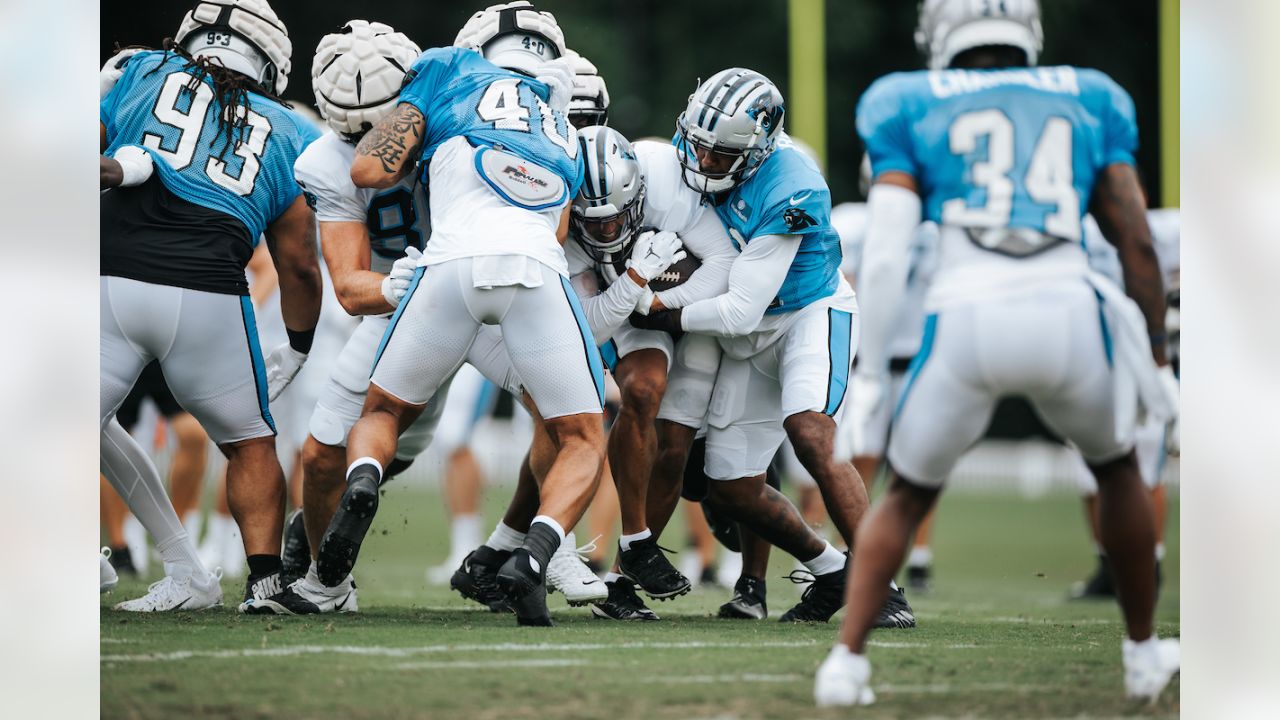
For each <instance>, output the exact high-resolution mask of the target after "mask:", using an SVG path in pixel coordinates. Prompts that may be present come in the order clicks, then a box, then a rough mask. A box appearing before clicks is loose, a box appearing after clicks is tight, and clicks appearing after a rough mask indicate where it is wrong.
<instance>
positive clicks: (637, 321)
mask: <svg viewBox="0 0 1280 720" xmlns="http://www.w3.org/2000/svg"><path fill="white" fill-rule="evenodd" d="M631 327H634V328H639V329H641V330H660V331H662V332H664V333H667V334H668V335H670V336H671V337H672V338H673V339H675V340H679V339H680V338H681V337H682V336H683V335H684V328H682V327H680V310H679V309H676V310H661V311H659V312H651V313H649V314H648V315H641V314H640V313H631Z"/></svg>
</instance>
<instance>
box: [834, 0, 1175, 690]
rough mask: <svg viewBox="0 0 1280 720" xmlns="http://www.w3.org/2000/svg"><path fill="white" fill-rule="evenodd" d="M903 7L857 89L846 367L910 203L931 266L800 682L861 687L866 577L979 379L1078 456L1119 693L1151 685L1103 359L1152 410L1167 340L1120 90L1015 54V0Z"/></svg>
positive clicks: (968, 414)
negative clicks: (1088, 482)
mask: <svg viewBox="0 0 1280 720" xmlns="http://www.w3.org/2000/svg"><path fill="white" fill-rule="evenodd" d="M919 27H920V29H919V31H918V33H917V39H918V41H919V42H920V45H921V47H922V49H923V50H925V51H926V52H927V54H928V55H929V67H930V68H931V70H928V71H917V72H908V73H895V74H893V75H889V76H887V77H885V78H881V79H880V80H878V81H876V83H874V84H873V85H872V86H871V88H870V89H868V90H867V92H866V93H865V94H864V95H863V97H862V98H861V100H860V101H859V104H858V111H857V127H858V133H859V135H860V136H861V137H862V139H863V141H864V142H865V143H866V146H867V151H868V153H869V154H870V156H871V165H872V172H873V177H874V179H875V184H874V185H873V187H872V190H871V194H870V197H869V199H868V203H869V205H870V227H869V235H868V239H867V245H866V250H865V253H864V258H863V276H864V277H865V278H866V281H865V282H864V284H863V287H861V288H859V292H860V293H862V296H863V300H864V302H865V305H866V308H867V313H866V316H865V318H864V322H863V326H864V328H863V330H864V340H863V342H864V348H863V350H864V354H863V358H862V364H864V365H865V367H866V369H867V370H869V371H872V372H876V373H880V374H882V375H883V373H885V372H886V371H887V369H888V358H889V353H888V352H887V351H886V350H887V340H888V331H889V329H890V328H891V326H892V316H893V314H894V313H895V312H896V310H897V309H898V307H899V300H900V298H901V297H902V294H903V290H904V288H905V285H906V283H905V280H906V275H907V262H906V260H907V258H908V257H909V253H908V252H907V248H908V247H909V245H910V243H911V239H912V236H913V234H914V232H915V229H916V227H917V226H918V225H919V224H920V222H921V221H922V220H925V219H927V220H932V221H934V222H936V223H938V224H939V226H940V238H939V245H938V269H937V273H936V275H935V276H934V280H933V283H932V285H931V287H930V288H929V291H928V294H927V296H926V300H925V305H926V310H927V311H928V312H929V313H930V314H929V316H928V319H927V321H926V324H925V328H924V339H923V340H922V345H921V350H920V353H919V354H918V355H917V356H916V359H915V360H914V361H913V363H912V367H911V370H910V373H909V377H908V379H907V383H906V389H905V391H904V392H903V394H902V396H901V397H900V398H899V399H898V401H897V403H896V418H895V422H894V433H893V437H892V438H891V439H890V441H889V450H888V462H889V465H890V467H891V468H892V471H893V472H892V475H893V477H892V479H891V485H890V488H889V490H888V492H887V493H886V494H885V496H883V497H882V498H881V500H880V501H879V502H878V503H877V505H876V508H875V509H874V510H873V511H872V512H871V513H870V514H869V515H868V517H867V519H866V521H865V522H864V523H863V526H862V528H861V530H860V532H859V543H858V545H857V546H856V547H854V548H853V553H854V558H853V562H852V564H851V567H852V577H851V579H850V582H849V596H848V606H849V607H848V610H847V612H846V614H845V618H844V623H843V625H842V627H841V630H840V636H839V642H838V643H837V644H836V646H835V647H834V648H833V650H832V651H831V653H830V655H829V656H828V657H827V659H826V660H825V661H824V662H823V664H822V666H821V667H820V668H819V670H818V673H817V680H816V683H815V688H814V695H815V699H816V701H817V702H818V704H819V705H854V704H868V703H870V702H873V701H874V694H873V693H872V691H871V688H870V684H869V682H870V674H871V667H870V664H869V663H868V661H867V659H866V657H865V656H864V655H863V653H864V652H865V649H866V641H867V635H868V633H869V631H870V629H871V626H872V623H873V621H874V619H875V615H876V613H877V611H878V610H879V608H880V605H881V604H882V603H883V599H884V584H885V582H886V581H887V580H888V579H889V578H891V577H892V576H893V574H894V573H895V572H896V570H897V569H898V567H899V565H900V564H901V562H902V559H903V556H904V555H905V554H906V546H907V542H908V538H909V537H910V534H911V531H912V530H913V529H914V527H915V526H916V524H917V523H918V522H919V521H920V520H921V519H922V518H923V517H924V515H925V514H926V513H927V512H928V511H929V509H930V508H931V507H932V506H933V504H934V502H935V501H936V499H937V497H938V494H939V492H940V490H941V483H942V481H943V480H944V479H945V478H946V476H947V475H948V474H949V472H950V471H951V469H952V467H954V465H955V463H956V461H957V459H958V458H959V456H960V454H961V453H962V452H964V450H965V449H967V448H968V447H969V446H970V445H972V444H973V442H974V441H976V440H977V439H978V438H979V437H980V436H981V434H982V433H983V431H984V430H985V428H986V426H987V423H988V422H989V421H990V418H991V414H992V412H993V410H994V408H995V405H996V402H997V400H999V399H1000V398H1001V397H1002V396H1004V395H1010V394H1018V395H1022V396H1025V397H1026V398H1027V399H1028V400H1029V402H1030V403H1031V404H1032V406H1033V407H1034V408H1035V409H1036V411H1037V413H1038V414H1039V415H1040V417H1041V418H1042V419H1043V420H1044V422H1045V424H1046V425H1047V426H1049V427H1050V428H1051V429H1053V430H1055V431H1057V432H1058V433H1060V434H1061V435H1063V436H1065V437H1066V438H1067V439H1069V440H1071V441H1072V442H1073V443H1074V444H1075V445H1076V446H1077V447H1078V448H1079V449H1080V452H1081V454H1082V455H1084V457H1085V460H1086V461H1087V462H1088V463H1089V467H1090V469H1091V470H1092V472H1093V474H1094V476H1095V477H1096V478H1097V481H1098V490H1099V517H1100V524H1101V536H1102V541H1103V545H1104V546H1105V547H1106V549H1107V555H1108V558H1109V559H1110V561H1111V563H1112V567H1113V568H1114V570H1115V574H1116V581H1117V583H1118V586H1119V588H1118V589H1119V593H1118V594H1119V600H1120V606H1121V609H1122V611H1123V615H1124V618H1125V624H1126V627H1127V634H1128V637H1127V638H1126V639H1125V640H1124V643H1123V652H1122V658H1123V664H1124V677H1125V690H1126V694H1127V695H1129V696H1130V697H1133V698H1142V699H1146V700H1153V699H1154V698H1155V697H1156V696H1158V694H1159V693H1160V691H1161V690H1162V689H1163V688H1164V686H1165V685H1166V684H1167V683H1168V681H1169V679H1170V678H1171V677H1172V675H1173V674H1175V673H1176V672H1177V671H1178V664H1179V663H1178V643H1177V641H1176V640H1163V641H1162V640H1159V639H1157V638H1156V635H1155V629H1154V626H1153V614H1154V610H1155V598H1156V588H1155V565H1154V563H1155V528H1154V523H1153V519H1152V511H1151V504H1150V498H1149V495H1148V493H1147V491H1146V489H1145V488H1144V487H1143V484H1142V478H1141V476H1140V474H1139V472H1138V467H1137V462H1136V460H1135V458H1134V453H1133V441H1132V438H1131V436H1130V433H1129V430H1130V429H1131V427H1132V425H1129V426H1125V425H1124V424H1122V423H1119V422H1118V421H1117V403H1116V382H1115V381H1116V380H1117V378H1119V377H1120V376H1122V375H1126V376H1128V377H1129V379H1130V380H1132V381H1134V382H1136V383H1137V385H1138V386H1139V387H1140V388H1141V390H1142V399H1143V402H1144V404H1147V406H1148V408H1157V407H1160V408H1164V409H1165V411H1169V406H1170V405H1171V400H1170V399H1168V398H1166V397H1163V395H1164V393H1165V390H1164V388H1163V387H1162V386H1161V384H1160V382H1159V381H1158V380H1156V375H1157V371H1156V366H1157V365H1165V364H1166V362H1167V360H1166V351H1165V341H1166V338H1165V328H1164V320H1165V318H1164V311H1165V308H1164V293H1163V287H1162V286H1163V283H1162V281H1161V278H1160V271H1159V267H1158V265H1157V263H1156V257H1155V253H1154V251H1153V249H1152V246H1151V232H1150V229H1149V228H1148V226H1147V220H1146V215H1145V213H1144V203H1143V198H1142V191H1141V188H1140V186H1139V184H1138V179H1137V173H1136V171H1135V170H1134V166H1133V162H1134V160H1133V152H1134V149H1135V147H1136V145H1137V126H1136V124H1135V121H1134V116H1133V102H1132V100H1130V98H1129V95H1128V94H1127V93H1126V92H1125V91H1124V90H1123V89H1121V88H1120V87H1119V86H1118V85H1117V84H1116V83H1115V82H1114V81H1112V80H1111V79H1110V78H1109V77H1107V76H1106V75H1104V74H1102V73H1100V72H1098V71H1096V70H1087V69H1079V68H1074V67H1065V66H1064V67H1046V68H1037V67H1035V63H1036V57H1037V55H1038V54H1039V51H1040V46H1041V27H1040V9H1039V5H1038V3H1036V2H1035V1H1034V0H1006V2H1001V3H986V4H977V3H972V2H967V1H965V0H926V2H925V3H924V4H923V5H922V6H921V10H920V25H919ZM1086 209H1090V210H1092V212H1093V214H1094V217H1096V218H1097V219H1098V223H1099V225H1100V227H1101V228H1102V230H1103V234H1104V235H1105V236H1106V238H1107V239H1108V240H1109V241H1110V242H1112V243H1113V244H1114V245H1115V246H1116V249H1117V250H1118V252H1119V255H1120V262H1121V265H1122V266H1123V274H1124V279H1125V287H1126V292H1127V293H1128V294H1129V296H1130V297H1131V298H1132V299H1133V300H1134V301H1135V302H1136V304H1137V307H1138V308H1140V311H1139V310H1138V309H1136V308H1134V307H1133V306H1132V305H1130V304H1128V301H1127V300H1125V299H1124V296H1123V295H1122V294H1120V293H1119V291H1118V290H1116V289H1115V286H1114V285H1113V284H1112V283H1109V282H1097V281H1096V279H1094V278H1093V276H1091V275H1090V273H1089V272H1088V265H1087V258H1086V257H1085V252H1084V249H1083V248H1082V244H1081V218H1082V217H1083V215H1084V213H1085V210H1086ZM1103 298H1105V299H1106V300H1105V301H1102V300H1101V299H1103ZM1130 311H1132V312H1130ZM1135 315H1136V317H1134V316H1135ZM1100 320H1101V322H1100ZM1118 430H1119V431H1120V432H1117V431H1118Z"/></svg>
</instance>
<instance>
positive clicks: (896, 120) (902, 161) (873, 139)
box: [856, 75, 919, 177]
mask: <svg viewBox="0 0 1280 720" xmlns="http://www.w3.org/2000/svg"><path fill="white" fill-rule="evenodd" d="M902 85H903V83H902V80H901V78H898V77H895V76H892V75H891V76H889V77H885V78H881V79H879V80H877V81H875V82H874V83H872V85H871V87H870V88H868V89H867V91H866V92H865V93H863V95H862V99H860V100H859V101H858V108H857V111H856V113H857V127H858V135H859V136H860V137H861V138H862V142H863V144H864V145H866V147H867V155H868V156H869V157H870V158H871V174H872V176H873V177H875V176H879V175H880V174H881V173H884V172H888V171H891V170H896V171H899V172H904V173H907V174H909V175H911V176H913V177H915V176H918V174H919V173H918V168H917V166H916V161H915V157H914V155H913V153H912V152H911V130H910V122H909V119H908V117H907V115H906V113H905V112H904V107H905V103H904V97H903V96H904V92H903V87H902Z"/></svg>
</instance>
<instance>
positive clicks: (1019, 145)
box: [857, 66, 1138, 243]
mask: <svg viewBox="0 0 1280 720" xmlns="http://www.w3.org/2000/svg"><path fill="white" fill-rule="evenodd" d="M857 125H858V134H859V135H861V136H862V140H863V142H864V143H866V146H867V154H868V155H869V156H870V158H871V168H872V174H873V175H874V176H879V175H880V174H881V173H884V172H887V171H891V170H893V171H901V172H905V173H908V174H910V175H912V176H913V177H914V178H915V179H916V182H917V183H918V185H919V188H920V195H921V197H922V198H923V200H924V217H925V219H926V220H932V221H934V222H937V223H939V224H943V225H953V226H958V227H967V228H1025V229H1028V230H1033V231H1036V232H1039V233H1043V234H1044V235H1045V236H1049V237H1050V238H1059V239H1063V240H1069V241H1071V242H1075V243H1079V242H1081V238H1082V233H1081V218H1082V217H1083V216H1084V214H1085V212H1086V210H1087V209H1088V208H1087V206H1088V202H1089V197H1090V194H1091V193H1092V191H1093V185H1094V182H1095V179H1096V178H1097V175H1098V172H1099V171H1100V170H1101V169H1102V168H1104V167H1106V166H1108V165H1111V164H1113V163H1129V164H1132V163H1133V153H1134V151H1135V149H1136V148H1137V145H1138V129H1137V124H1136V122H1135V120H1134V110H1133V101H1132V100H1131V99H1130V98H1129V95H1128V93H1126V92H1125V91H1124V90H1123V89H1122V88H1121V87H1120V86H1119V85H1117V84H1116V83H1115V81H1113V80H1112V79H1111V78H1109V77H1107V76H1106V75H1105V74H1103V73H1101V72H1098V71H1097V70H1087V69H1079V68H1074V67H1067V66H1061V67H1042V68H1014V69H1000V70H939V71H917V72H908V73H894V74H892V75H888V76H886V77H883V78H881V79H879V80H877V81H876V82H875V83H874V84H873V85H872V86H871V87H870V89H868V90H867V92H866V94H865V95H863V96H862V99H861V100H860V101H859V103H858V111H857Z"/></svg>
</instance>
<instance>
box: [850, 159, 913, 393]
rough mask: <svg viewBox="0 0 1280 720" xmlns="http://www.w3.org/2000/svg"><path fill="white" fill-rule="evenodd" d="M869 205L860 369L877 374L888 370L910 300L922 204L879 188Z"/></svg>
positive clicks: (905, 193)
mask: <svg viewBox="0 0 1280 720" xmlns="http://www.w3.org/2000/svg"><path fill="white" fill-rule="evenodd" d="M867 202H868V206H869V207H868V211H869V215H870V218H869V220H868V225H867V239H866V243H865V245H864V247H863V249H862V264H861V267H860V268H859V272H858V275H859V277H860V278H861V283H859V285H858V307H859V310H860V317H859V323H860V327H861V329H860V339H859V343H858V355H859V358H860V359H859V360H858V366H859V368H861V369H863V371H864V372H870V373H872V374H875V375H879V374H883V373H886V372H888V370H889V360H890V358H889V339H890V335H891V334H892V332H893V325H894V321H895V320H896V319H897V315H898V308H899V307H901V304H902V300H903V297H904V296H905V295H906V288H907V275H908V274H909V272H910V268H911V263H910V258H911V240H912V235H913V234H914V233H915V230H916V227H917V226H918V225H919V224H920V211H921V204H920V196H919V195H917V194H915V193H914V192H913V191H911V190H908V189H906V188H905V187H900V186H897V185H887V184H876V185H875V186H874V187H873V188H872V189H871V194H870V197H869V198H868V199H867Z"/></svg>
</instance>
